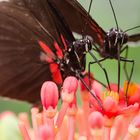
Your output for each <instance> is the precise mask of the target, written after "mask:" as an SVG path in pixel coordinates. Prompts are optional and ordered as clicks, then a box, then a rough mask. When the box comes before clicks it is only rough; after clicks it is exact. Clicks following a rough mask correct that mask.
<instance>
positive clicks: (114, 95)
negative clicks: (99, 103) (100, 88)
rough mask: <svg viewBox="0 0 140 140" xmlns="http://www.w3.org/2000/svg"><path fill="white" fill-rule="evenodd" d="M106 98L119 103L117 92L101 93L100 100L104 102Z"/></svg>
mask: <svg viewBox="0 0 140 140" xmlns="http://www.w3.org/2000/svg"><path fill="white" fill-rule="evenodd" d="M108 96H110V97H112V98H113V99H114V100H116V101H117V102H118V101H119V94H118V92H114V91H105V92H103V94H102V96H101V99H102V100H105V99H106V98H107V97H108Z"/></svg>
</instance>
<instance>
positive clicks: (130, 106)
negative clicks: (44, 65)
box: [18, 76, 140, 140]
mask: <svg viewBox="0 0 140 140" xmlns="http://www.w3.org/2000/svg"><path fill="white" fill-rule="evenodd" d="M83 81H84V82H85V83H86V84H87V85H89V81H88V78H87V77H85V78H84V79H83ZM78 84H79V83H78V80H77V79H76V78H75V77H72V76H70V77H67V78H66V79H65V80H64V83H63V87H62V89H61V93H60V95H59V92H58V87H57V85H56V84H55V83H54V82H51V81H47V82H45V83H44V84H43V85H42V88H41V103H42V106H43V108H42V109H41V110H39V109H38V108H36V107H34V108H32V109H31V119H32V128H31V127H30V125H29V120H28V117H27V114H26V113H20V114H19V118H18V120H19V123H18V126H19V129H20V132H21V135H22V137H23V139H24V140H120V139H122V140H140V85H138V84H135V83H130V84H129V87H128V88H127V84H128V83H127V82H125V83H124V86H123V87H122V88H120V90H119V93H117V91H118V86H117V85H116V84H110V87H111V90H109V89H108V90H107V89H104V88H103V86H102V85H101V84H100V83H98V82H97V81H91V82H90V87H91V91H90V93H89V91H88V90H87V89H86V88H85V86H83V84H82V83H80V87H81V88H80V100H81V105H77V102H76V101H77V100H76V97H77V95H76V93H77V89H78ZM126 93H127V96H126ZM94 97H96V98H97V99H98V100H99V101H100V103H99V102H97V100H96V99H95V98H94ZM59 98H61V103H60V104H61V105H60V109H58V106H59V105H58V101H59Z"/></svg>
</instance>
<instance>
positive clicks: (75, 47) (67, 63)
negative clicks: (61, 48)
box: [60, 39, 91, 78]
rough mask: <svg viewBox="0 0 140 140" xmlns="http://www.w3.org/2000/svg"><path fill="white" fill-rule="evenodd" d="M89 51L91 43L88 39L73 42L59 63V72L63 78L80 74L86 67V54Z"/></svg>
mask: <svg viewBox="0 0 140 140" xmlns="http://www.w3.org/2000/svg"><path fill="white" fill-rule="evenodd" d="M89 50H91V42H90V40H88V39H79V40H76V41H74V42H73V44H72V45H71V46H70V47H69V49H68V50H67V51H66V52H65V54H64V58H63V60H62V63H61V68H60V69H61V72H62V73H63V74H62V75H63V77H64V78H65V77H66V76H69V75H71V76H76V73H77V72H79V73H82V72H83V71H84V70H85V67H86V53H87V52H88V51H89Z"/></svg>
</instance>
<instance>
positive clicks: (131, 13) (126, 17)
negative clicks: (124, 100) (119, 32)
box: [0, 0, 140, 112]
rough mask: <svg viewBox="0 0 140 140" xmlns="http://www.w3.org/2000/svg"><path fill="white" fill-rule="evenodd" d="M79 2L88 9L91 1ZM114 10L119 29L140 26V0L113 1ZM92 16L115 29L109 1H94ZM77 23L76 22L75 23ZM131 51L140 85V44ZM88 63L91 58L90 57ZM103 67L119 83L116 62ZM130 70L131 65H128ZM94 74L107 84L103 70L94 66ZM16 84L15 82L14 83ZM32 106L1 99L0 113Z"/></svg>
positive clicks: (134, 74) (139, 30) (109, 62)
mask: <svg viewBox="0 0 140 140" xmlns="http://www.w3.org/2000/svg"><path fill="white" fill-rule="evenodd" d="M79 2H80V3H81V4H82V5H83V6H84V7H85V9H88V7H89V3H90V0H79ZM112 3H113V6H114V10H115V13H116V16H117V20H118V24H119V27H120V28H121V29H123V30H126V29H129V28H132V27H135V26H138V25H140V0H133V1H132V0H112ZM90 14H91V15H92V17H93V18H94V19H95V20H96V21H97V23H98V24H99V25H100V26H101V27H102V28H103V29H104V30H105V31H108V30H109V29H110V28H111V27H115V26H116V24H115V20H114V17H113V12H112V10H111V7H110V5H109V2H108V0H93V4H92V7H91V12H90ZM75 22H76V21H75ZM138 32H139V33H140V28H137V29H135V30H133V31H130V32H128V34H133V33H138ZM133 46H135V47H131V48H130V49H129V57H128V58H131V59H134V60H135V69H134V73H133V78H132V80H133V81H135V82H137V83H140V43H139V44H134V45H133ZM87 61H88V62H89V61H90V57H89V56H88V60H87ZM103 66H104V67H105V68H106V69H107V72H108V75H109V79H110V81H111V82H116V81H117V63H116V61H114V60H107V61H106V62H103ZM128 69H130V65H128ZM92 72H93V73H94V76H95V77H96V78H97V79H99V80H100V81H103V82H104V83H105V82H106V80H105V76H104V74H103V72H102V71H101V69H100V68H99V67H98V66H96V65H93V66H92ZM124 80H125V76H124V73H123V70H122V71H121V81H122V82H121V83H123V81H124ZM13 82H14V81H13ZM30 107H31V105H29V104H27V103H22V102H19V101H11V100H7V99H4V100H3V99H0V112H2V111H5V110H11V111H14V112H20V111H22V112H23V111H26V112H28V111H29V108H30Z"/></svg>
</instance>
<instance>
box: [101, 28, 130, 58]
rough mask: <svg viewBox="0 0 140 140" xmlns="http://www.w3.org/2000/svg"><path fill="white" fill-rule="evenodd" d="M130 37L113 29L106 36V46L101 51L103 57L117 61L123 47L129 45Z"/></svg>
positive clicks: (119, 30)
mask: <svg viewBox="0 0 140 140" xmlns="http://www.w3.org/2000/svg"><path fill="white" fill-rule="evenodd" d="M127 41H128V35H127V34H126V33H125V32H123V31H122V30H121V29H116V28H111V29H110V30H109V31H108V32H107V33H106V36H105V40H104V46H103V48H102V49H101V56H103V57H109V58H111V59H114V58H115V59H117V58H118V54H120V53H121V52H120V51H121V48H122V46H123V45H124V44H125V43H127Z"/></svg>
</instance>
